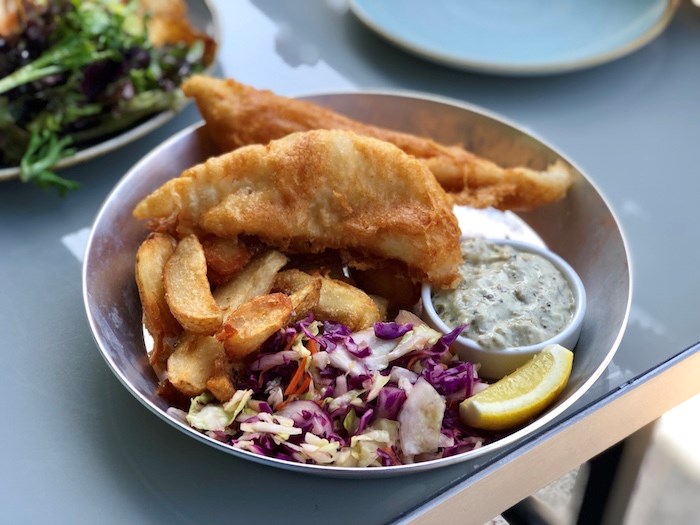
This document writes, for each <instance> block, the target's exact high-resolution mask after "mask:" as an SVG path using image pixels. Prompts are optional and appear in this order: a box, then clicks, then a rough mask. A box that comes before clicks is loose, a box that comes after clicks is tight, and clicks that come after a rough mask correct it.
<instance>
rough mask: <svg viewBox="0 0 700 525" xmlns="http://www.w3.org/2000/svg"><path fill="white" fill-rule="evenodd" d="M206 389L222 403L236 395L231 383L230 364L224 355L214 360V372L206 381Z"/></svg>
mask: <svg viewBox="0 0 700 525" xmlns="http://www.w3.org/2000/svg"><path fill="white" fill-rule="evenodd" d="M207 388H208V389H209V391H210V392H211V393H212V394H214V397H215V398H216V399H218V400H219V401H221V402H222V403H225V402H226V401H228V400H229V399H231V398H232V397H233V394H235V393H236V389H235V387H234V386H233V381H231V363H230V361H229V360H228V359H227V358H226V355H225V353H222V355H221V356H219V357H217V358H216V359H215V360H214V371H213V372H212V375H211V377H210V378H209V379H207Z"/></svg>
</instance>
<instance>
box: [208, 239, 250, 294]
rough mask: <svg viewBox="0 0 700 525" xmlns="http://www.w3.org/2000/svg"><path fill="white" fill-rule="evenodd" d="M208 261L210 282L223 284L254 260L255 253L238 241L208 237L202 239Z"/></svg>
mask: <svg viewBox="0 0 700 525" xmlns="http://www.w3.org/2000/svg"><path fill="white" fill-rule="evenodd" d="M200 242H201V243H202V248H203V249H204V257H205V259H206V260H207V268H208V270H209V271H208V275H209V282H211V283H212V284H222V283H224V282H226V281H228V280H229V279H230V278H231V276H232V275H234V274H235V273H237V272H239V271H240V270H241V269H243V268H244V267H245V265H246V264H248V262H249V261H250V259H252V257H253V251H252V250H251V249H250V248H248V247H247V246H246V245H245V244H243V243H242V242H240V241H239V240H238V239H223V238H221V237H216V236H208V237H205V238H204V239H200Z"/></svg>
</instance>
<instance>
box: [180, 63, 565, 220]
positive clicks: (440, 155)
mask: <svg viewBox="0 0 700 525" xmlns="http://www.w3.org/2000/svg"><path fill="white" fill-rule="evenodd" d="M182 89H183V91H184V93H185V94H186V95H187V96H188V97H191V98H194V99H195V101H196V102H197V106H198V107H199V111H200V113H201V114H202V116H203V117H204V120H205V121H206V123H207V128H208V129H209V131H210V135H211V138H212V139H213V140H214V142H215V143H216V144H217V146H218V147H219V148H221V150H222V151H231V150H233V149H235V148H238V147H241V146H245V145H248V144H267V143H268V142H269V141H270V140H274V139H278V138H281V137H284V136H285V135H287V134H289V133H294V132H297V131H306V130H310V129H344V130H350V131H354V132H355V133H358V134H361V135H366V136H369V137H374V138H378V139H380V140H385V141H387V142H391V143H392V144H395V145H396V146H398V147H399V148H401V149H402V150H403V151H404V152H406V153H408V154H410V155H413V156H415V157H416V158H418V159H420V160H422V161H423V162H424V163H425V164H426V165H427V166H428V168H430V170H431V171H432V173H433V175H435V178H436V179H437V180H438V182H439V183H440V185H441V186H442V187H443V188H444V189H445V190H446V191H447V192H448V193H449V195H450V196H451V198H452V199H453V202H454V203H456V204H468V205H471V206H474V207H478V208H484V207H487V206H494V207H496V208H500V209H513V210H520V209H531V208H536V207H538V206H542V205H544V204H548V203H550V202H554V201H557V200H559V199H561V198H563V197H564V196H565V195H566V191H567V189H568V188H569V186H570V185H571V183H572V181H573V177H572V174H571V172H570V171H569V169H568V168H567V166H566V165H565V163H563V162H557V163H554V164H552V165H551V166H550V167H549V168H548V169H547V170H545V171H536V170H532V169H529V168H525V167H516V168H502V167H500V166H498V165H497V164H495V163H493V162H491V161H489V160H486V159H484V158H481V157H478V156H477V155H474V154H473V153H470V152H468V151H466V150H464V149H463V148H461V147H459V146H445V145H442V144H438V143H436V142H434V141H433V140H431V139H428V138H424V137H418V136H416V135H411V134H408V133H400V132H397V131H392V130H389V129H384V128H379V127H375V126H369V125H367V124H363V123H361V122H357V121H355V120H352V119H350V118H348V117H345V116H343V115H340V114H338V113H334V112H333V111H330V110H328V109H325V108H322V107H320V106H317V105H315V104H311V103H309V102H304V101H301V100H295V99H290V98H285V97H281V96H278V95H275V94H274V93H272V92H270V91H259V90H256V89H254V88H252V87H250V86H246V85H244V84H241V83H238V82H236V81H235V80H232V79H226V80H221V79H216V78H210V77H206V76H202V75H196V76H193V77H191V78H190V79H189V80H187V81H186V82H185V83H184V84H183V86H182Z"/></svg>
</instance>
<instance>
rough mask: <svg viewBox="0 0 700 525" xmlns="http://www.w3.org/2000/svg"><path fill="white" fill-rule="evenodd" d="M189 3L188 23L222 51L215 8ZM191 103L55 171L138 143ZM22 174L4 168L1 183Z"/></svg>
mask: <svg viewBox="0 0 700 525" xmlns="http://www.w3.org/2000/svg"><path fill="white" fill-rule="evenodd" d="M185 3H186V4H187V14H188V19H189V22H190V23H191V25H192V27H194V28H195V29H197V30H198V31H201V32H203V33H205V34H206V35H208V36H210V37H211V38H212V39H213V40H214V41H215V42H216V43H217V48H218V47H219V46H220V45H221V29H220V25H219V20H218V16H217V13H216V11H215V9H214V7H213V6H212V5H211V4H210V2H209V1H208V0H186V2H185ZM215 63H216V55H214V57H213V58H212V61H211V63H210V64H209V65H207V66H206V67H205V69H204V72H210V71H211V70H213V68H214V65H215ZM187 103H188V101H187V100H186V99H184V97H183V100H182V101H181V102H180V103H179V104H178V105H177V106H176V107H175V108H173V109H170V110H166V111H161V112H159V113H155V114H154V115H152V116H150V117H147V118H146V119H145V120H143V121H141V122H139V123H137V124H136V125H134V126H131V127H129V128H127V129H124V130H123V131H120V132H117V133H116V134H111V135H107V136H106V137H104V138H103V139H101V140H99V139H98V140H97V141H92V142H91V143H90V144H89V145H86V146H84V147H79V148H78V149H77V151H76V152H75V153H74V154H73V155H70V156H69V157H66V158H63V159H61V160H59V161H58V162H57V163H56V164H55V165H54V166H53V167H54V168H55V169H61V168H67V167H70V166H74V165H76V164H80V163H82V162H86V161H88V160H91V159H93V158H96V157H99V156H101V155H104V154H106V153H109V152H111V151H114V150H116V149H118V148H121V147H123V146H125V145H127V144H129V143H131V142H133V141H135V140H138V139H139V138H141V137H143V136H145V135H147V134H148V133H150V132H151V131H153V130H155V129H157V128H159V127H160V126H162V125H163V124H165V123H166V122H168V121H169V120H171V119H172V118H173V117H174V116H175V115H177V114H178V113H179V112H180V111H182V110H183V109H184V108H185V106H186V105H187ZM19 174H20V168H19V166H10V167H4V168H3V167H0V181H4V180H11V179H16V178H17V177H19Z"/></svg>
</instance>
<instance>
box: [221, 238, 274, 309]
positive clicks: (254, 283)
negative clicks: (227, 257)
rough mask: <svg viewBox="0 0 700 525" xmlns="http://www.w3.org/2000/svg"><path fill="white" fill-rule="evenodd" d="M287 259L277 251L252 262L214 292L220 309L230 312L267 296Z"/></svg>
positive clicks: (265, 254)
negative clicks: (250, 301) (254, 298)
mask: <svg viewBox="0 0 700 525" xmlns="http://www.w3.org/2000/svg"><path fill="white" fill-rule="evenodd" d="M285 264H287V257H286V256H285V255H283V254H282V253H281V252H278V251H277V250H270V251H268V252H265V253H262V254H260V255H258V256H257V257H255V258H254V259H253V260H252V261H250V262H249V263H248V264H247V265H246V266H245V267H244V268H243V269H242V270H241V271H240V272H238V273H237V274H236V275H234V276H233V278H232V279H231V280H230V281H228V282H227V283H225V284H223V285H221V286H219V287H218V288H216V289H215V290H214V299H215V300H216V303H217V304H218V305H219V308H221V309H222V310H224V311H225V312H230V311H232V310H234V309H236V308H238V307H239V306H240V305H242V304H243V303H245V302H247V301H249V300H250V299H252V298H253V297H257V296H260V295H266V294H267V293H269V292H270V289H271V288H272V283H273V282H274V280H275V276H276V275H277V272H279V271H280V269H282V268H283V267H284V265H285Z"/></svg>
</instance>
